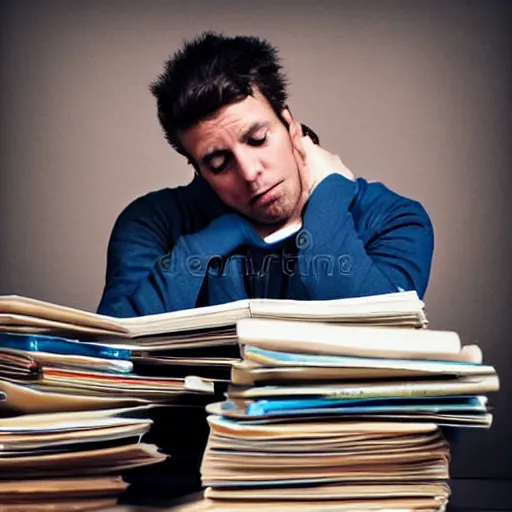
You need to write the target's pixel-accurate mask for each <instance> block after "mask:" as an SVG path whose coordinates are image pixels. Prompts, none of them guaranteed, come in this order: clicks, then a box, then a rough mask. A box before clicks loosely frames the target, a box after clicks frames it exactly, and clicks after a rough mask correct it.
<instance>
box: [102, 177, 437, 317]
mask: <svg viewBox="0 0 512 512" xmlns="http://www.w3.org/2000/svg"><path fill="white" fill-rule="evenodd" d="M433 245H434V242H433V230H432V224H431V222H430V220H429V217H428V215H427V213H426V212H425V210H424V208H423V207H422V206H421V204H420V203H418V202H416V201H412V200H410V199H407V198H405V197H402V196H400V195H398V194H396V193H394V192H392V191H391V190H389V189H388V188H386V187H385V186H384V185H382V184H381V183H368V182H367V181H365V180H364V179H362V178H359V179H357V180H356V181H355V182H353V181H350V180H348V179H346V178H345V177H343V176H341V175H337V174H335V175H331V176H328V177H327V178H325V179H324V180H323V181H322V182H321V183H320V184H319V185H318V186H317V188H316V189H315V190H314V192H313V194H312V195H311V197H310V199H309V201H308V203H307V205H306V207H305V210H304V214H303V229H302V230H301V231H300V232H299V233H297V234H295V235H292V236H290V237H288V238H287V239H285V240H284V241H280V242H278V243H274V244H272V245H269V244H265V243H264V242H263V241H262V240H261V239H260V237H259V236H258V235H257V233H256V232H255V231H254V229H253V228H252V227H251V226H250V225H249V224H248V223H247V222H246V221H245V220H244V219H243V218H242V217H241V216H240V215H238V214H237V213H235V212H234V211H233V210H231V209H229V208H228V207H227V206H225V205H224V204H223V203H222V202H221V201H220V200H219V199H218V198H217V196H216V195H215V194H214V193H213V191H212V190H211V188H210V187H209V185H208V184H207V183H206V182H205V181H204V180H203V179H202V178H200V177H196V178H195V179H194V180H193V181H192V183H191V184H189V185H187V186H184V187H178V188H175V189H163V190H158V191H155V192H151V193H149V194H147V195H145V196H143V197H140V198H138V199H136V200H135V201H134V202H132V203H131V204H130V205H129V206H128V207H127V208H126V209H125V210H124V211H123V212H122V213H121V215H120V216H119V218H118V219H117V221H116V223H115V226H114V229H113V231H112V235H111V238H110V242H109V247H108V256H107V273H106V286H105V290H104V292H103V296H102V299H101V302H100V305H99V308H98V312H99V313H103V314H107V315H112V316H117V317H129V316H140V315H148V314H155V313H162V312H165V311H177V310H182V309H187V308H194V307H198V306H206V305H213V304H221V303H225V302H228V301H233V300H239V299H244V298H252V297H271V298H288V299H334V298H344V297H356V296H365V295H374V294H380V293H389V292H395V291H399V290H416V291H417V292H418V294H419V295H420V297H422V296H423V294H424V293H425V290H426V287H427V283H428V278H429V274H430V266H431V261H432V253H433Z"/></svg>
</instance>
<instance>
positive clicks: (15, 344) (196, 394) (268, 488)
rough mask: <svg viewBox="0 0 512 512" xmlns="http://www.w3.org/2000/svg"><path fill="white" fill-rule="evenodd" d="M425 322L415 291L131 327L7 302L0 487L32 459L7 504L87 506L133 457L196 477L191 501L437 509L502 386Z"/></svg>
mask: <svg viewBox="0 0 512 512" xmlns="http://www.w3.org/2000/svg"><path fill="white" fill-rule="evenodd" d="M427 327H428V322H427V318H426V315H425V310H424V304H423V302H422V301H421V300H419V298H418V297H417V295H416V294H415V293H414V292H400V293H395V294H387V295H381V296H374V297H362V298H354V299H340V300H326V301H293V300H272V299H248V300H243V301H237V302H233V303H229V304H223V305H219V306H209V307H205V308H197V309H194V310H187V311H179V312H173V313H165V314H161V315H154V316H147V317H140V318H127V319H115V318H110V317H105V316H102V315H96V314H93V313H88V312H84V311H80V310H76V309H72V308H68V307H65V306H59V305H55V304H51V303H47V302H43V301H39V300H35V299H29V298H24V297H17V296H6V297H0V417H1V416H4V418H3V419H0V422H4V423H0V429H1V430H0V433H1V436H3V437H2V439H3V438H4V437H5V438H6V439H9V440H10V441H9V442H10V444H9V445H8V446H9V447H10V448H9V450H8V451H6V452H5V453H2V452H0V495H2V493H3V492H6V493H8V492H9V491H8V489H12V488H13V486H15V485H16V483H17V482H18V479H19V478H21V472H20V470H19V468H21V467H22V466H23V465H25V468H26V469H27V470H26V472H24V473H23V476H24V479H25V480H26V482H24V484H23V486H20V487H19V489H20V491H19V492H18V493H15V494H12V499H13V500H18V501H17V502H18V503H23V504H24V505H25V506H26V505H27V504H28V503H29V502H30V500H31V499H32V500H34V499H40V500H43V501H44V500H47V501H48V500H54V501H58V500H60V503H66V500H68V501H67V503H71V502H73V503H74V509H76V510H79V508H77V507H79V506H80V503H83V504H84V507H85V501H80V500H89V502H90V503H89V505H90V506H89V508H88V509H89V510H91V509H92V508H91V507H92V506H93V505H94V503H96V504H97V507H98V508H99V507H100V505H101V506H104V503H106V501H107V500H111V501H112V500H114V499H115V497H116V496H117V495H118V494H119V493H120V492H122V491H123V490H124V488H125V487H126V481H130V479H129V478H128V480H127V479H126V478H124V480H122V479H120V478H119V475H120V474H121V472H123V471H124V470H126V469H130V468H131V469H133V468H136V467H137V466H139V467H140V468H141V469H140V472H139V476H140V477H141V478H142V479H143V481H144V485H145V486H146V490H147V491H148V492H149V493H150V494H152V495H154V496H155V495H156V494H158V489H157V487H158V488H164V487H166V488H169V487H173V486H174V487H176V488H179V490H180V491H181V492H184V491H185V490H187V489H188V488H190V490H193V488H194V486H196V485H199V484H200V483H201V482H202V484H203V486H204V487H205V488H206V490H205V493H204V496H205V497H204V499H203V498H201V499H200V500H199V501H196V502H195V503H193V504H190V505H187V506H185V508H183V510H190V511H192V510H212V511H214V510H215V511H223V510H226V511H227V510H230V511H232V510H254V511H256V510H258V511H259V510H263V509H268V510H279V511H285V510H290V511H291V510H293V511H295V510H309V511H315V512H316V511H322V510H326V511H327V510H337V511H338V510H347V511H348V510H350V511H352V510H379V509H381V510H382V509H392V510H397V511H399V510H402V511H405V510H410V511H413V510H417V511H422V512H427V511H428V512H430V511H432V512H434V511H441V510H443V509H444V507H445V506H446V504H447V502H448V499H449V494H450V489H449V486H448V479H449V458H450V444H449V442H448V441H447V437H446V432H447V431H449V429H454V428H460V427H471V428H489V427H490V425H491V422H492V414H491V408H490V406H489V404H488V400H487V396H486V395H487V393H491V392H494V391H497V390H498V387H499V381H498V377H497V375H496V372H495V370H494V368H493V367H492V366H489V365H484V364H483V362H482V353H481V350H480V349H479V347H478V346H476V345H468V346H463V345H462V344H461V340H460V339H459V336H458V335H457V334H456V333H454V332H449V331H435V330H431V329H428V328H427ZM169 410H170V411H171V414H168V413H167V412H165V413H163V412H162V411H169ZM31 418H32V419H31ZM41 418H46V419H41ZM80 425H83V427H80ZM88 425H89V427H90V431H89V430H87V429H88V428H89V427H88ZM43 427H44V428H43ZM61 428H64V430H62V432H61V430H60V429H61ZM9 429H11V430H12V432H11V430H9ZM66 429H67V430H66ZM86 430H87V434H85V435H82V434H83V433H84V432H85V431H86ZM13 433H14V434H16V435H17V436H18V437H14V434H13ZM143 435H144V436H145V437H144V441H145V442H144V443H142V442H141V437H142V436H143ZM32 436H35V437H32ZM46 440H48V442H47V441H46ZM161 441H164V442H163V444H162V443H161ZM165 441H167V444H166V443H165ZM59 443H61V444H59ZM187 443H188V444H187ZM206 443H207V445H206V451H205V452H204V454H203V450H204V447H205V444H206ZM155 445H157V446H158V447H159V449H157V448H156V446H155ZM6 446H7V445H6ZM106 454H109V455H108V456H105V455H106ZM167 454H170V455H171V457H170V459H169V458H166V455H167ZM87 457H90V458H87ZM94 457H96V458H94ZM16 458H19V459H18V462H16ZM164 459H165V461H164ZM169 460H171V461H173V464H174V466H172V467H173V468H174V469H173V470H172V471H171V472H169V471H168V472H167V473H164V474H160V475H158V477H159V478H156V476H157V472H154V471H153V468H156V467H161V466H162V464H164V465H165V464H168V463H169ZM83 461H87V462H83ZM110 461H111V462H112V465H111V466H109V464H110ZM156 462H160V464H153V463H156ZM17 464H18V465H17ZM199 466H201V467H200V469H201V474H199ZM75 467H79V468H80V470H79V471H75V469H73V468H75ZM92 467H95V468H99V472H97V473H94V474H95V475H100V474H101V475H104V476H100V477H97V476H95V477H94V478H95V479H96V480H94V479H93V478H92V477H91V476H90V475H92V472H91V473H88V468H92ZM169 467H170V466H169ZM64 468H67V471H68V472H67V473H66V469H64ZM134 471H135V472H137V469H135V470H134ZM187 472H190V474H195V473H197V475H196V476H194V477H193V478H192V481H185V480H183V475H185V474H187ZM194 472H195V473H194ZM70 473H72V474H73V475H74V477H75V478H76V480H72V483H71V484H68V483H66V480H63V478H64V477H66V478H67V475H69V474H70ZM123 476H124V473H123ZM43 477H51V478H52V482H53V486H52V487H50V486H49V487H47V488H44V486H42V485H41V483H40V479H41V478H43ZM162 477H163V478H162ZM194 478H196V479H197V481H195V480H194ZM200 478H201V480H200ZM48 481H49V480H48ZM164 482H167V483H166V484H165V485H164ZM2 485H4V487H2ZM43 488H44V489H43ZM64 488H66V489H68V490H69V492H64V491H62V489H64ZM92 489H93V490H92ZM128 491H129V489H128ZM41 493H42V494H41ZM45 493H46V494H45ZM57 496H58V499H57V498H56V497H57ZM22 500H25V501H22ZM94 500H96V501H94ZM100 500H103V501H101V503H100ZM48 502H49V501H48ZM65 509H66V508H65V506H63V508H62V510H65ZM85 509H86V508H84V510H85ZM13 510H15V509H13ZM20 510H29V508H25V509H22V508H20ZM56 510H57V508H56ZM173 510H174V509H173ZM176 510H181V509H178V508H176Z"/></svg>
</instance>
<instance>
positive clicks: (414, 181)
mask: <svg viewBox="0 0 512 512" xmlns="http://www.w3.org/2000/svg"><path fill="white" fill-rule="evenodd" d="M511 4H512V2H510V1H502V2H500V1H489V0H488V1H485V2H484V1H459V0H445V1H444V2H441V1H428V0H426V1H422V0H416V1H410V0H409V1H407V0H403V1H399V0H397V1H389V0H378V1H377V0H375V1H373V0H364V1H359V2H356V1H338V2H336V1H326V0H316V1H314V2H298V1H296V2H293V1H288V2H286V1H281V2H270V1H266V0H259V1H258V2H255V3H249V2H247V3H243V2H235V1H217V2H207V1H199V0H188V1H187V2H180V1H169V0H168V1H145V2H142V1H129V0H124V1H117V0H105V1H99V0H98V1H95V0H89V1H73V2H67V1H60V0H53V1H52V0H37V1H36V0H33V1H29V0H2V2H1V3H0V14H1V18H0V20H1V21H0V23H1V25H0V45H1V46H0V66H1V69H0V71H1V73H0V81H1V82H0V83H1V89H0V91H1V95H0V102H1V103H0V159H1V160H0V170H1V174H0V294H7V293H17V294H22V295H28V296H33V297H38V298H42V299H45V300H50V301H55V302H59V303H64V304H68V305H72V306H76V307H80V308H85V309H89V310H94V309H95V307H96V305H97V303H98V300H99V297H100V294H101V291H102V285H103V277H104V270H105V268H104V267H105V251H106V245H107V241H108V236H109V233H110V229H111V227H112V224H113V222H114V220H115V218H116V216H117V214H118V213H119V212H120V211H121V209H122V208H123V207H124V206H125V205H126V204H127V203H128V202H129V201H131V200H132V199H133V198H135V197H136V196H138V195H141V194H143V193H145V192H147V191H149V190H153V189H156V188H162V187H166V186H175V185H178V184H183V183H186V182H188V181H189V180H190V178H191V170H190V168H189V167H188V166H187V165H186V163H185V162H184V161H183V160H182V159H181V157H179V156H178V155H177V154H174V153H173V151H172V149H171V148H170V147H169V146H168V145H167V144H166V142H165V141H164V138H163V136H162V135H161V132H160V128H159V126H158V123H157V120H156V114H155V107H154V102H153V99H152V97H151V95H150V93H149V92H148V87H147V86H148V84H149V83H150V82H151V81H152V80H153V79H154V78H155V77H156V75H157V74H158V73H159V72H160V70H161V64H162V62H163V60H164V59H165V58H166V57H167V55H168V54H169V52H171V51H172V50H173V49H175V48H176V47H177V46H179V45H180V44H181V42H182V40H183V38H191V37H193V36H195V35H196V34H198V33H199V32H201V31H203V30H205V29H216V30H220V31H224V32H226V33H229V34H235V33H249V34H255V35H261V36H264V37H267V38H268V39H269V40H270V41H271V42H273V43H274V44H276V45H277V46H278V47H279V48H280V51H281V56H282V57H283V59H284V64H285V66H286V68H287V70H288V74H289V77H290V79H291V83H292V87H291V93H292V97H291V101H290V104H291V107H292V109H294V110H295V113H296V115H297V116H298V117H299V119H301V120H303V121H304V122H306V123H308V124H310V125H311V126H313V127H314V128H315V129H316V131H317V132H318V133H319V134H320V136H321V138H322V142H323V145H324V146H325V147H326V148H328V149H330V150H331V151H333V152H337V153H338V154H339V155H340V156H341V158H342V159H343V161H344V162H345V163H346V164H347V165H348V166H349V167H350V168H351V169H352V170H353V171H354V172H355V173H356V175H358V176H364V177H366V178H367V179H370V180H379V181H383V182H384V183H385V184H387V185H388V186H389V187H391V188H393V189H395V190H396V191H398V192H399V193H402V194H404V195H408V196H410V197H414V198H416V199H418V200H420V201H421V202H422V203H423V204H424V205H425V207H426V208H427V210H428V211H429V213H430V215H431V218H432V220H433V223H434V226H435V232H436V250H435V259H434V265H433V273H432V278H431V283H430V288H429V291H428V294H427V297H426V301H427V306H428V313H429V317H430V320H431V323H432V327H434V328H440V329H453V330H456V331H458V332H459V333H460V334H461V336H462V339H463V340H464V342H466V343H472V342H476V343H479V344H480V345H481V346H482V348H483V350H484V354H485V359H486V361H487V362H488V363H490V364H494V365H495V366H496V367H497V368H498V371H499V373H500V375H501V377H502V391H501V393H500V394H498V395H497V396H495V397H494V398H493V403H494V404H495V406H496V411H495V424H494V425H493V427H492V429H491V431H490V432H472V433H467V434H466V433H465V434H464V435H463V436H462V438H461V440H460V441H459V443H458V445H457V446H456V448H455V455H454V461H453V465H452V470H453V474H454V476H455V477H457V478H460V479H462V480H460V482H462V484H460V483H456V485H455V488H456V491H457V495H458V498H457V499H459V500H462V501H464V500H466V501H469V502H471V503H473V505H474V503H475V501H474V500H475V499H477V497H476V496H477V495H480V496H479V497H478V499H484V498H485V499H486V500H491V501H489V502H486V503H491V502H492V500H493V499H494V500H495V501H494V502H493V505H492V506H494V507H498V505H499V503H498V502H497V498H496V496H497V495H498V494H499V491H496V490H493V491H492V492H491V491H489V489H490V488H489V487H488V486H487V487H485V488H484V487H481V486H482V485H483V484H484V483H485V484H486V485H487V483H486V479H494V483H495V484H496V482H497V484H496V485H500V483H506V480H507V479H510V478H512V467H511V463H510V459H511V457H512V441H511V436H510V434H509V432H510V430H511V428H512V421H511V418H510V415H509V413H508V411H507V408H508V407H510V405H511V404H510V398H509V395H510V392H511V391H512V381H511V380H510V377H509V375H510V372H511V370H512V349H511V343H510V338H511V334H512V329H511V323H510V321H509V318H510V306H511V301H510V298H511V291H512V270H511V265H510V254H509V251H510V249H511V241H512V235H511V232H510V228H509V226H510V217H511V216H510V207H509V202H510V200H511V199H510V193H511V189H512V188H511V182H512V177H511V173H510V168H511V164H512V149H511V128H512V126H511V125H512V100H511V98H512V94H511V92H512V91H511V89H512V87H511V85H512V65H511V62H512V41H511V39H512V38H511V35H510V34H511V32H512V30H511V29H512V24H511V20H512V10H511ZM464 479H476V480H474V481H473V480H471V481H470V480H464ZM464 482H466V483H464ZM468 482H470V483H468ZM479 485H480V487H478V486H479ZM489 485H490V484H489ZM493 485H494V484H493ZM475 489H482V491H478V490H475ZM493 489H494V488H493ZM482 496H484V498H482ZM500 500H501V498H500ZM461 503H462V502H461ZM487 507H488V508H491V505H487Z"/></svg>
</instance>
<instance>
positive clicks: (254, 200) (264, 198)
mask: <svg viewBox="0 0 512 512" xmlns="http://www.w3.org/2000/svg"><path fill="white" fill-rule="evenodd" d="M281 183H282V181H279V182H278V183H276V184H275V185H272V186H271V187H270V188H268V189H267V190H265V191H263V192H260V193H259V194H255V195H254V196H252V197H251V199H250V203H251V205H253V206H264V205H265V204H267V203H270V202H272V201H274V200H275V199H277V195H276V194H275V189H276V188H277V187H278V186H279V185H281Z"/></svg>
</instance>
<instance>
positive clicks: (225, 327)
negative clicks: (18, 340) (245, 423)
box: [0, 292, 427, 382]
mask: <svg viewBox="0 0 512 512" xmlns="http://www.w3.org/2000/svg"><path fill="white" fill-rule="evenodd" d="M249 318H262V319H265V318H266V319H280V320H292V321H295V322H300V321H309V322H312V321H315V322H320V323H342V324H349V325H361V324H364V325H381V326H386V325H390V324H391V325H399V326H402V327H416V328H421V327H425V326H426V325H427V320H426V316H425V313H424V310H423V302H422V301H421V300H419V298H418V296H417V295H416V293H414V292H405V293H396V294H388V295H385V296H375V297H364V298H354V299H340V300H326V301H297V300H273V299H248V300H241V301H237V302H232V303H228V304H221V305H216V306H208V307H203V308H196V309H190V310H186V311H177V312H172V313H164V314H159V315H148V316H144V317H137V318H123V319H115V318H111V317H107V316H103V315H96V314H93V313H88V312H85V311H80V310H77V309H73V308H69V307H65V306H59V305H56V304H51V303H48V302H44V301H40V300H36V299H31V298H26V297H19V296H4V297H0V332H1V331H8V332H10V333H23V334H27V333H29V334H34V333H37V334H52V335H54V336H67V337H75V338H80V339H82V340H85V339H88V340H93V341H95V342H101V343H102V344H108V345H110V346H112V347H118V348H124V349H128V350H131V357H130V359H131V361H132V362H133V363H134V365H135V371H136V373H139V374H148V375H156V376H173V377H177V378H182V377H185V376H189V375H194V376H197V377H201V378H204V379H208V380H210V381H211V382H216V381H225V382H228V381H229V377H230V370H231V365H232V364H233V363H234V362H236V361H238V360H240V350H239V344H238V339H237V334H236V324H237V322H238V321H240V320H243V319H249Z"/></svg>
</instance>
